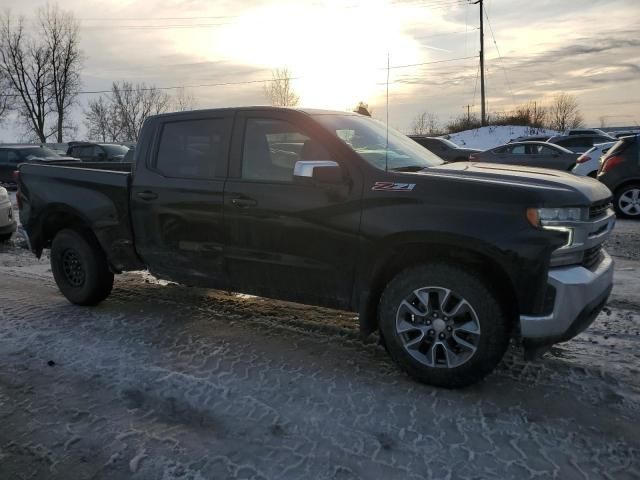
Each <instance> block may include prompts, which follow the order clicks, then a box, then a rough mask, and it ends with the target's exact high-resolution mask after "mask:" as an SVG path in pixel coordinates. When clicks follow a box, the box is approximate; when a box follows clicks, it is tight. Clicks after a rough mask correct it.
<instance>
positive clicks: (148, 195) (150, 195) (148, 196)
mask: <svg viewBox="0 0 640 480" xmlns="http://www.w3.org/2000/svg"><path fill="white" fill-rule="evenodd" d="M137 195H138V198H141V199H142V200H155V199H156V198H158V194H157V193H156V192H150V191H148V190H147V191H145V192H138V193H137Z"/></svg>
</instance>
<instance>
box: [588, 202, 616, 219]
mask: <svg viewBox="0 0 640 480" xmlns="http://www.w3.org/2000/svg"><path fill="white" fill-rule="evenodd" d="M610 206H611V202H610V201H609V200H605V201H604V202H598V203H594V204H593V205H591V206H590V207H589V220H593V219H594V218H598V217H600V216H602V215H604V214H605V213H606V211H607V209H608V208H609V207H610Z"/></svg>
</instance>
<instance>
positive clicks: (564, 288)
mask: <svg viewBox="0 0 640 480" xmlns="http://www.w3.org/2000/svg"><path fill="white" fill-rule="evenodd" d="M602 255H603V258H602V260H601V261H600V263H599V264H598V265H597V266H596V267H595V269H594V270H589V269H587V268H585V267H582V266H579V265H573V266H568V267H557V268H551V269H550V270H549V278H548V282H549V285H551V286H552V287H553V288H555V290H556V296H555V300H554V304H553V311H552V312H551V313H550V314H549V315H545V316H529V315H521V316H520V333H521V336H522V338H523V339H525V340H530V341H533V342H535V343H536V344H553V343H557V342H564V341H566V340H569V339H570V338H573V337H575V336H576V335H578V334H579V333H580V332H582V331H583V330H585V329H586V328H587V327H588V326H589V325H591V323H592V322H593V320H595V318H596V317H597V316H598V313H600V310H602V307H604V305H605V303H606V302H607V298H609V294H610V293H611V288H612V286H613V260H612V259H611V257H610V256H609V254H607V252H605V251H604V250H603V251H602Z"/></svg>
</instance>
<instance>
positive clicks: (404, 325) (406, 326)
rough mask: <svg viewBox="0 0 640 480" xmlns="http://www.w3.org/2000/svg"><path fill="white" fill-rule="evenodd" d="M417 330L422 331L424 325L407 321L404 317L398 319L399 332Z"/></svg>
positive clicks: (397, 327)
mask: <svg viewBox="0 0 640 480" xmlns="http://www.w3.org/2000/svg"><path fill="white" fill-rule="evenodd" d="M415 330H419V331H421V332H422V326H418V325H416V324H414V323H411V322H407V321H406V320H405V319H404V318H398V320H397V321H396V331H397V332H398V333H407V332H412V331H415Z"/></svg>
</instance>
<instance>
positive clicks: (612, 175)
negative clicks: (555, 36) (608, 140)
mask: <svg viewBox="0 0 640 480" xmlns="http://www.w3.org/2000/svg"><path fill="white" fill-rule="evenodd" d="M639 138H640V136H639V135H634V136H631V137H622V138H621V139H620V140H618V142H617V143H616V144H615V145H614V146H613V147H611V149H610V150H609V151H608V152H607V153H606V154H605V156H604V158H603V159H602V165H601V166H600V171H599V172H598V180H600V181H601V182H602V183H604V184H605V185H606V186H607V187H609V190H611V191H612V192H613V208H614V209H615V211H616V213H617V214H618V216H620V217H624V218H637V219H640V148H639V147H638V139H639Z"/></svg>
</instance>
